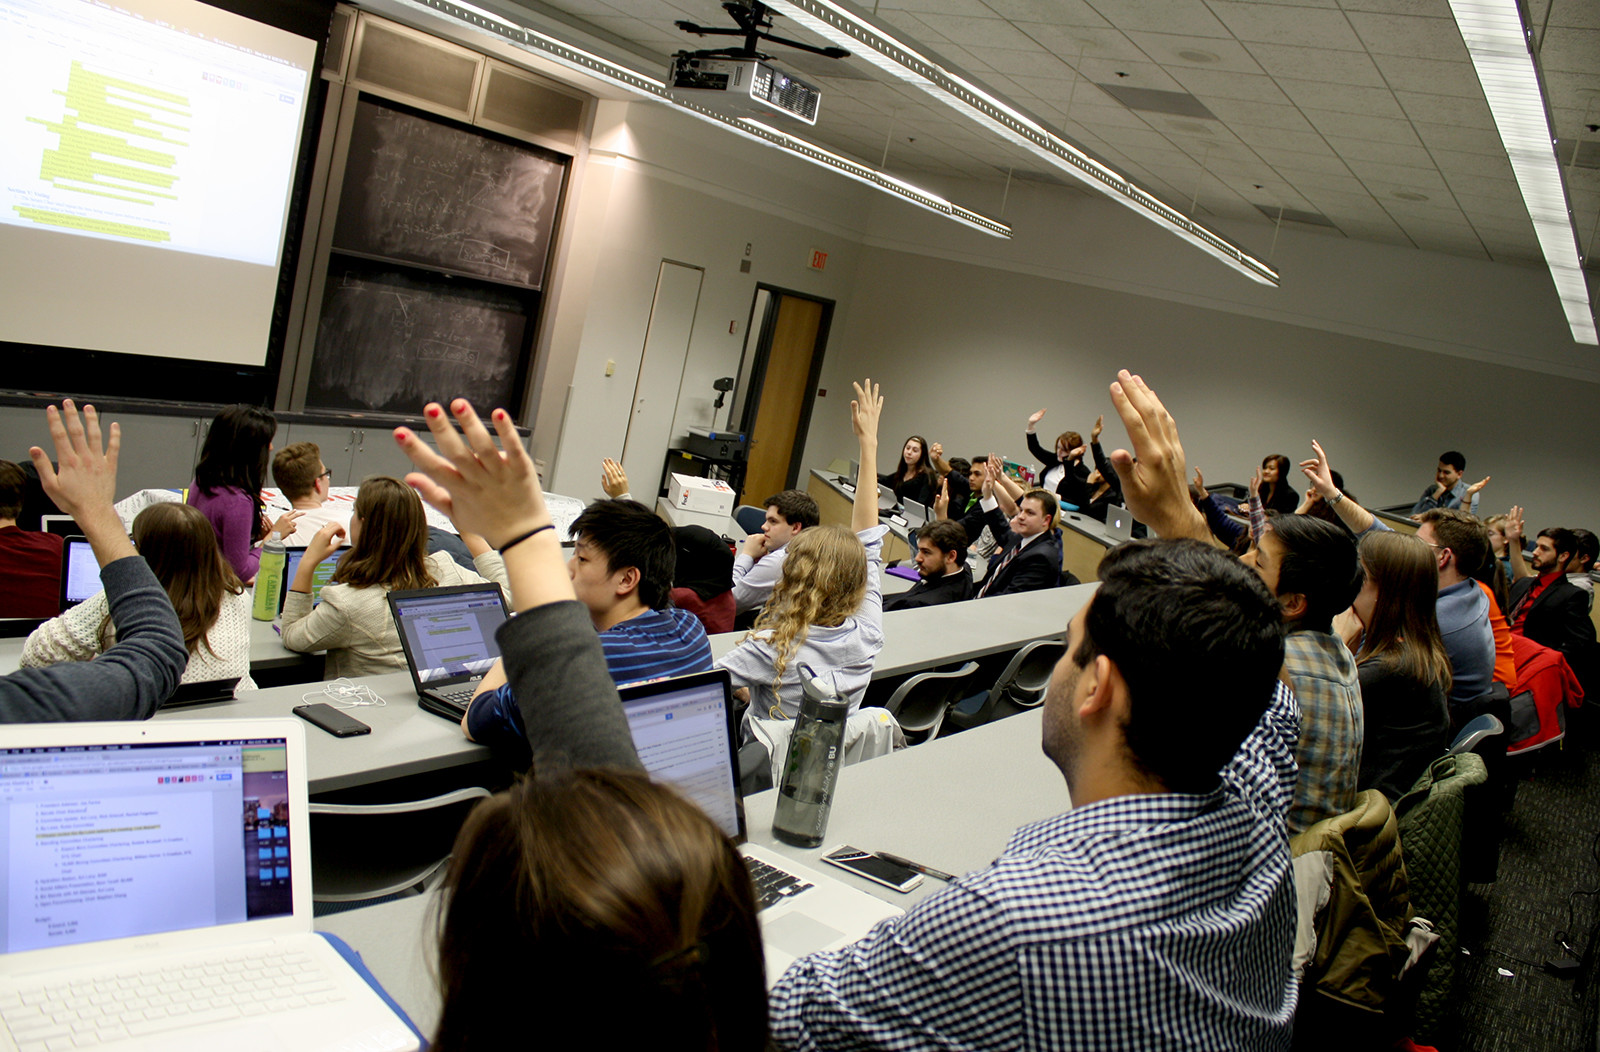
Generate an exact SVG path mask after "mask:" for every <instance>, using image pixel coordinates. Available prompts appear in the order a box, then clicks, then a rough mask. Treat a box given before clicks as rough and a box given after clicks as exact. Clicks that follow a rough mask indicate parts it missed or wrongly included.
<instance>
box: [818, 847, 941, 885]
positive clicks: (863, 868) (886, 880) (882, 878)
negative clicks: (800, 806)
mask: <svg viewBox="0 0 1600 1052" xmlns="http://www.w3.org/2000/svg"><path fill="white" fill-rule="evenodd" d="M822 861H824V862H827V863H829V864H830V865H835V866H838V867H839V868H840V869H848V870H849V871H850V872H852V873H854V874H855V875H856V876H858V877H866V878H867V879H868V880H870V881H873V882H874V883H877V884H882V885H883V886H884V887H886V888H893V889H894V890H896V891H898V892H900V893H901V894H904V893H906V892H908V891H910V890H911V889H912V888H914V887H916V886H918V885H919V884H921V883H922V874H921V873H918V872H917V871H916V870H913V869H907V868H906V867H905V866H901V865H896V864H895V863H893V862H890V861H889V860H888V859H886V858H880V857H879V856H877V855H874V854H873V853H872V852H870V851H863V850H861V849H860V848H858V847H850V846H848V845H846V846H844V847H841V848H837V849H835V850H833V851H830V852H828V853H827V854H826V855H823V856H822Z"/></svg>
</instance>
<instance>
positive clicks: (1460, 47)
mask: <svg viewBox="0 0 1600 1052" xmlns="http://www.w3.org/2000/svg"><path fill="white" fill-rule="evenodd" d="M1448 14H1449V12H1448V11H1447V12H1446V15H1448ZM1347 17H1348V18H1349V19H1350V24H1351V25H1353V26H1355V29H1356V32H1357V33H1359V34H1360V35H1361V42H1362V43H1363V44H1365V45H1366V48H1367V50H1368V51H1370V52H1372V53H1373V54H1375V55H1424V56H1426V57H1428V58H1432V59H1446V60H1450V61H1459V60H1466V59H1467V45H1466V44H1464V43H1462V42H1461V31H1460V30H1459V29H1457V28H1456V22H1455V19H1454V18H1450V17H1445V18H1419V17H1416V16H1413V15H1380V14H1371V13H1368V12H1359V11H1352V12H1350V13H1349V14H1348V16H1347Z"/></svg>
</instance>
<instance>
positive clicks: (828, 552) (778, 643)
mask: <svg viewBox="0 0 1600 1052" xmlns="http://www.w3.org/2000/svg"><path fill="white" fill-rule="evenodd" d="M784 551H785V552H786V553H787V554H785V555H784V557H783V573H782V575H781V576H780V577H779V578H778V583H777V585H776V586H775V587H774V588H773V589H772V598H770V599H768V600H767V605H766V606H765V607H763V608H762V610H761V616H760V617H758V618H756V623H755V624H754V625H753V626H752V627H751V629H750V631H749V632H748V633H747V634H746V635H745V639H750V638H752V637H754V636H755V635H756V634H757V633H759V632H767V631H770V632H771V633H772V634H771V635H770V636H769V637H768V640H767V642H768V643H769V644H770V645H771V646H772V652H773V661H772V689H773V690H774V691H776V690H777V689H778V687H779V686H780V685H781V684H782V683H783V673H784V671H785V670H786V669H787V668H788V667H789V661H790V659H791V658H793V657H794V653H795V651H796V650H798V649H800V644H802V643H804V642H805V640H806V633H807V631H808V630H809V629H810V627H811V626H812V625H820V626H822V627H824V628H833V627H835V626H837V625H842V624H844V622H845V619H846V618H848V617H850V616H851V615H852V614H854V613H855V612H856V611H857V610H859V609H861V600H862V599H864V598H866V594H867V550H866V548H864V547H862V545H861V541H860V539H859V538H857V537H856V535H855V534H853V533H851V532H850V531H849V530H847V529H845V528H844V527H843V526H812V527H810V528H809V529H805V530H801V531H800V532H799V533H797V534H795V536H794V540H792V541H790V542H789V543H788V545H787V546H786V547H785V549H784Z"/></svg>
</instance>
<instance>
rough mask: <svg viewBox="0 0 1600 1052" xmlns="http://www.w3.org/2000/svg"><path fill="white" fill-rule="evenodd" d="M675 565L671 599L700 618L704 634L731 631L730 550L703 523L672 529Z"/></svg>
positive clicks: (731, 563) (731, 576) (733, 606)
mask: <svg viewBox="0 0 1600 1052" xmlns="http://www.w3.org/2000/svg"><path fill="white" fill-rule="evenodd" d="M672 533H673V537H674V539H675V541H676V543H677V546H678V568H677V569H676V570H674V571H673V574H672V602H673V605H674V606H680V607H682V608H683V609H685V610H687V611H689V612H690V613H691V614H693V615H694V616H695V617H697V618H699V619H700V623H701V624H702V625H704V626H705V630H706V631H707V632H708V633H711V634H713V635H714V634H716V633H718V632H732V631H733V617H734V612H735V607H736V605H737V604H735V603H734V601H733V550H732V549H731V548H729V547H728V544H727V542H726V541H724V540H723V539H722V538H721V537H718V536H717V535H716V534H714V533H712V532H711V531H710V530H708V529H706V528H705V527H704V526H694V525H689V526H679V527H677V528H675V529H674V530H673V531H672Z"/></svg>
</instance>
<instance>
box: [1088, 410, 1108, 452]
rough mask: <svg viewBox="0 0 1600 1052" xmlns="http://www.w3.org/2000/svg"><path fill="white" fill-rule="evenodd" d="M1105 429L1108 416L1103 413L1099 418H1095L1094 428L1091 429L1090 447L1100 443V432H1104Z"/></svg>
mask: <svg viewBox="0 0 1600 1052" xmlns="http://www.w3.org/2000/svg"><path fill="white" fill-rule="evenodd" d="M1105 428H1106V415H1105V414H1104V413H1101V414H1100V415H1099V416H1097V417H1095V418H1094V426H1093V427H1091V428H1090V429H1089V444H1090V445H1093V444H1094V443H1096V442H1098V441H1100V432H1102V431H1104V430H1105Z"/></svg>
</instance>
